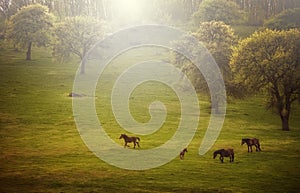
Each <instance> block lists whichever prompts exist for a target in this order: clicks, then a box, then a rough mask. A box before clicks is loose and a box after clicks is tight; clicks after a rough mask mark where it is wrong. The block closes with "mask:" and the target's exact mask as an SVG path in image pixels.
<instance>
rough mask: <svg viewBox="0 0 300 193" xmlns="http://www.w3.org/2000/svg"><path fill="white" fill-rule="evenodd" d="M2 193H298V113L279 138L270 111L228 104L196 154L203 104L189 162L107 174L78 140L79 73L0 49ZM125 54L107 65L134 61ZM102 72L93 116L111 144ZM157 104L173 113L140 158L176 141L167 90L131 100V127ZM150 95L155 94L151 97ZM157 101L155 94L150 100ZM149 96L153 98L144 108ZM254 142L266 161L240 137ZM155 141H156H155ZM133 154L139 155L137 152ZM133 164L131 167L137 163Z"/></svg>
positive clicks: (46, 58)
mask: <svg viewBox="0 0 300 193" xmlns="http://www.w3.org/2000/svg"><path fill="white" fill-rule="evenodd" d="M0 51H1V52H0V93H1V95H0V104H1V105H0V141H1V143H0V171H1V172H0V192H298V191H299V188H300V184H299V182H300V164H299V163H300V162H299V161H300V146H299V142H300V126H299V125H300V119H299V118H300V107H299V104H296V103H295V104H294V105H296V106H294V107H295V109H294V111H293V112H292V115H291V119H290V126H291V131H289V132H283V131H281V130H280V126H281V125H280V120H279V117H278V116H277V115H275V114H272V113H271V112H269V111H266V110H265V108H264V99H263V98H262V97H261V96H255V97H251V98H249V99H245V100H236V99H229V101H228V107H227V114H226V119H225V123H224V127H223V129H222V131H221V134H220V136H219V138H218V140H217V141H216V143H215V145H214V146H213V148H212V149H211V150H210V151H209V152H208V153H207V154H205V155H204V156H199V155H198V148H199V146H200V143H201V140H202V138H203V134H204V132H205V129H206V127H207V123H208V121H209V109H208V107H209V103H208V102H207V97H203V96H199V99H200V108H201V116H200V124H199V128H198V131H197V133H196V135H195V137H194V139H193V141H192V142H191V144H190V145H189V147H188V149H189V151H188V152H187V154H186V157H185V160H183V161H181V160H180V159H179V158H178V159H174V160H173V161H171V162H170V163H168V164H166V165H163V166H161V167H158V168H155V169H151V170H145V171H130V170H123V169H119V168H116V167H114V166H111V165H108V164H107V163H105V162H104V161H102V160H100V159H99V158H97V157H96V156H95V155H94V154H93V153H92V152H90V151H89V149H88V148H87V147H86V146H85V144H84V142H83V141H82V139H81V137H80V135H79V133H78V131H77V129H76V126H75V123H74V118H73V114H72V99H71V98H70V97H68V96H67V95H68V93H69V92H71V90H72V84H73V79H74V76H75V72H76V70H77V67H78V65H77V64H76V63H75V64H74V62H70V61H69V62H67V63H64V64H60V63H57V62H55V61H53V60H52V59H51V56H50V52H47V50H43V49H35V50H34V55H33V60H32V61H25V60H24V59H23V58H24V54H23V53H20V52H14V51H12V50H7V49H1V50H0ZM134 54H135V53H131V56H130V54H129V55H127V56H126V55H125V56H124V57H123V58H122V59H121V60H116V61H113V65H116V66H118V65H119V66H120V65H121V64H124V63H129V62H130V57H137V58H138V57H140V58H141V59H143V56H142V55H137V54H135V55H134ZM114 69H118V68H112V69H108V70H107V71H108V72H107V74H106V76H103V81H104V82H105V81H107V82H108V83H107V84H104V85H102V87H101V85H100V86H99V88H98V89H97V93H96V95H97V98H96V105H97V112H98V115H99V117H101V118H102V119H103V120H102V124H103V126H104V127H105V129H106V130H107V132H108V133H109V135H110V136H111V137H112V138H114V139H115V141H116V142H117V143H119V144H120V145H122V144H123V141H121V140H118V139H116V138H117V137H118V136H119V134H120V132H124V131H122V128H120V127H119V126H118V124H117V122H116V121H115V120H114V117H113V114H112V112H111V109H110V106H109V104H110V102H109V100H110V99H109V92H108V91H106V92H103V90H105V89H104V88H106V87H109V86H110V85H109V80H110V79H113V78H114V76H116V75H115V74H114V73H115V72H117V71H114ZM162 92H163V93H164V94H163V95H160V98H159V99H160V100H162V101H163V102H164V103H165V104H166V106H167V108H168V110H169V111H170V112H169V115H168V117H167V121H166V124H165V125H164V126H163V128H162V129H161V131H159V132H157V133H154V134H152V135H149V136H144V137H142V141H141V146H142V149H147V148H148V149H150V148H153V147H155V146H157V145H160V144H161V143H162V141H164V140H166V139H168V138H169V137H170V135H172V133H173V132H174V130H172V128H173V129H174V127H176V125H177V124H178V113H177V109H178V108H179V107H180V106H179V104H178V99H177V98H176V96H174V93H173V92H172V91H171V90H170V89H169V90H168V89H167V88H165V87H164V86H163V85H159V84H148V85H144V87H143V86H141V87H139V88H137V89H136V90H135V92H134V93H133V97H132V101H131V104H132V107H131V109H132V114H133V116H134V117H135V118H136V120H138V121H141V122H146V121H147V120H148V119H149V115H148V109H147V107H148V102H149V101H150V99H151V96H152V95H156V93H162ZM151 93H152V95H151ZM153 93H154V94H153ZM149 96H150V99H149ZM243 137H257V138H259V139H260V140H261V148H262V152H253V153H247V147H246V146H241V144H240V142H241V138H243ZM154 138H155V139H156V140H154ZM226 147H232V148H234V149H235V153H236V155H235V162H234V163H229V161H228V159H225V163H224V164H221V163H220V161H219V160H218V159H216V160H214V159H212V152H213V151H214V150H216V149H219V148H226ZM137 151H138V150H137ZM133 164H135V163H133Z"/></svg>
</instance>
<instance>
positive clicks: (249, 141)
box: [241, 138, 261, 152]
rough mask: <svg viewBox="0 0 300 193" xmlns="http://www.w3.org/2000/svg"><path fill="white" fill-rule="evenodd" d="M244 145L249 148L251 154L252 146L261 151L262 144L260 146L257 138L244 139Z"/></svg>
mask: <svg viewBox="0 0 300 193" xmlns="http://www.w3.org/2000/svg"><path fill="white" fill-rule="evenodd" d="M244 143H246V144H247V146H248V152H249V148H250V149H251V152H252V146H253V145H254V146H255V148H256V151H261V149H260V144H259V139H256V138H252V139H249V138H243V139H242V143H241V145H243V144H244Z"/></svg>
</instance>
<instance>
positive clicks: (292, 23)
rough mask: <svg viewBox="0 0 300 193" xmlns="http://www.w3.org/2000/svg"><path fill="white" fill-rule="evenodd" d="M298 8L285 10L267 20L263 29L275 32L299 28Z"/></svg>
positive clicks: (299, 15)
mask: <svg viewBox="0 0 300 193" xmlns="http://www.w3.org/2000/svg"><path fill="white" fill-rule="evenodd" d="M299 18H300V8H294V9H287V10H285V11H283V12H281V13H279V14H278V15H276V16H275V17H273V18H271V19H269V20H267V21H266V22H265V24H264V27H266V28H270V29H277V30H289V29H292V28H300V19H299Z"/></svg>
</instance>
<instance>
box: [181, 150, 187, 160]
mask: <svg viewBox="0 0 300 193" xmlns="http://www.w3.org/2000/svg"><path fill="white" fill-rule="evenodd" d="M185 152H188V150H187V148H184V149H183V150H182V151H181V152H180V154H179V157H180V159H184V154H185Z"/></svg>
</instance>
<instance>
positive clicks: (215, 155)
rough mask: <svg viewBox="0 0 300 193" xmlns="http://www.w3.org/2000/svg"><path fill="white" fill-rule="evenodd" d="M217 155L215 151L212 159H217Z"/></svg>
mask: <svg viewBox="0 0 300 193" xmlns="http://www.w3.org/2000/svg"><path fill="white" fill-rule="evenodd" d="M217 154H218V153H217V151H215V152H214V157H213V158H214V159H215V158H216V157H217Z"/></svg>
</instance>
